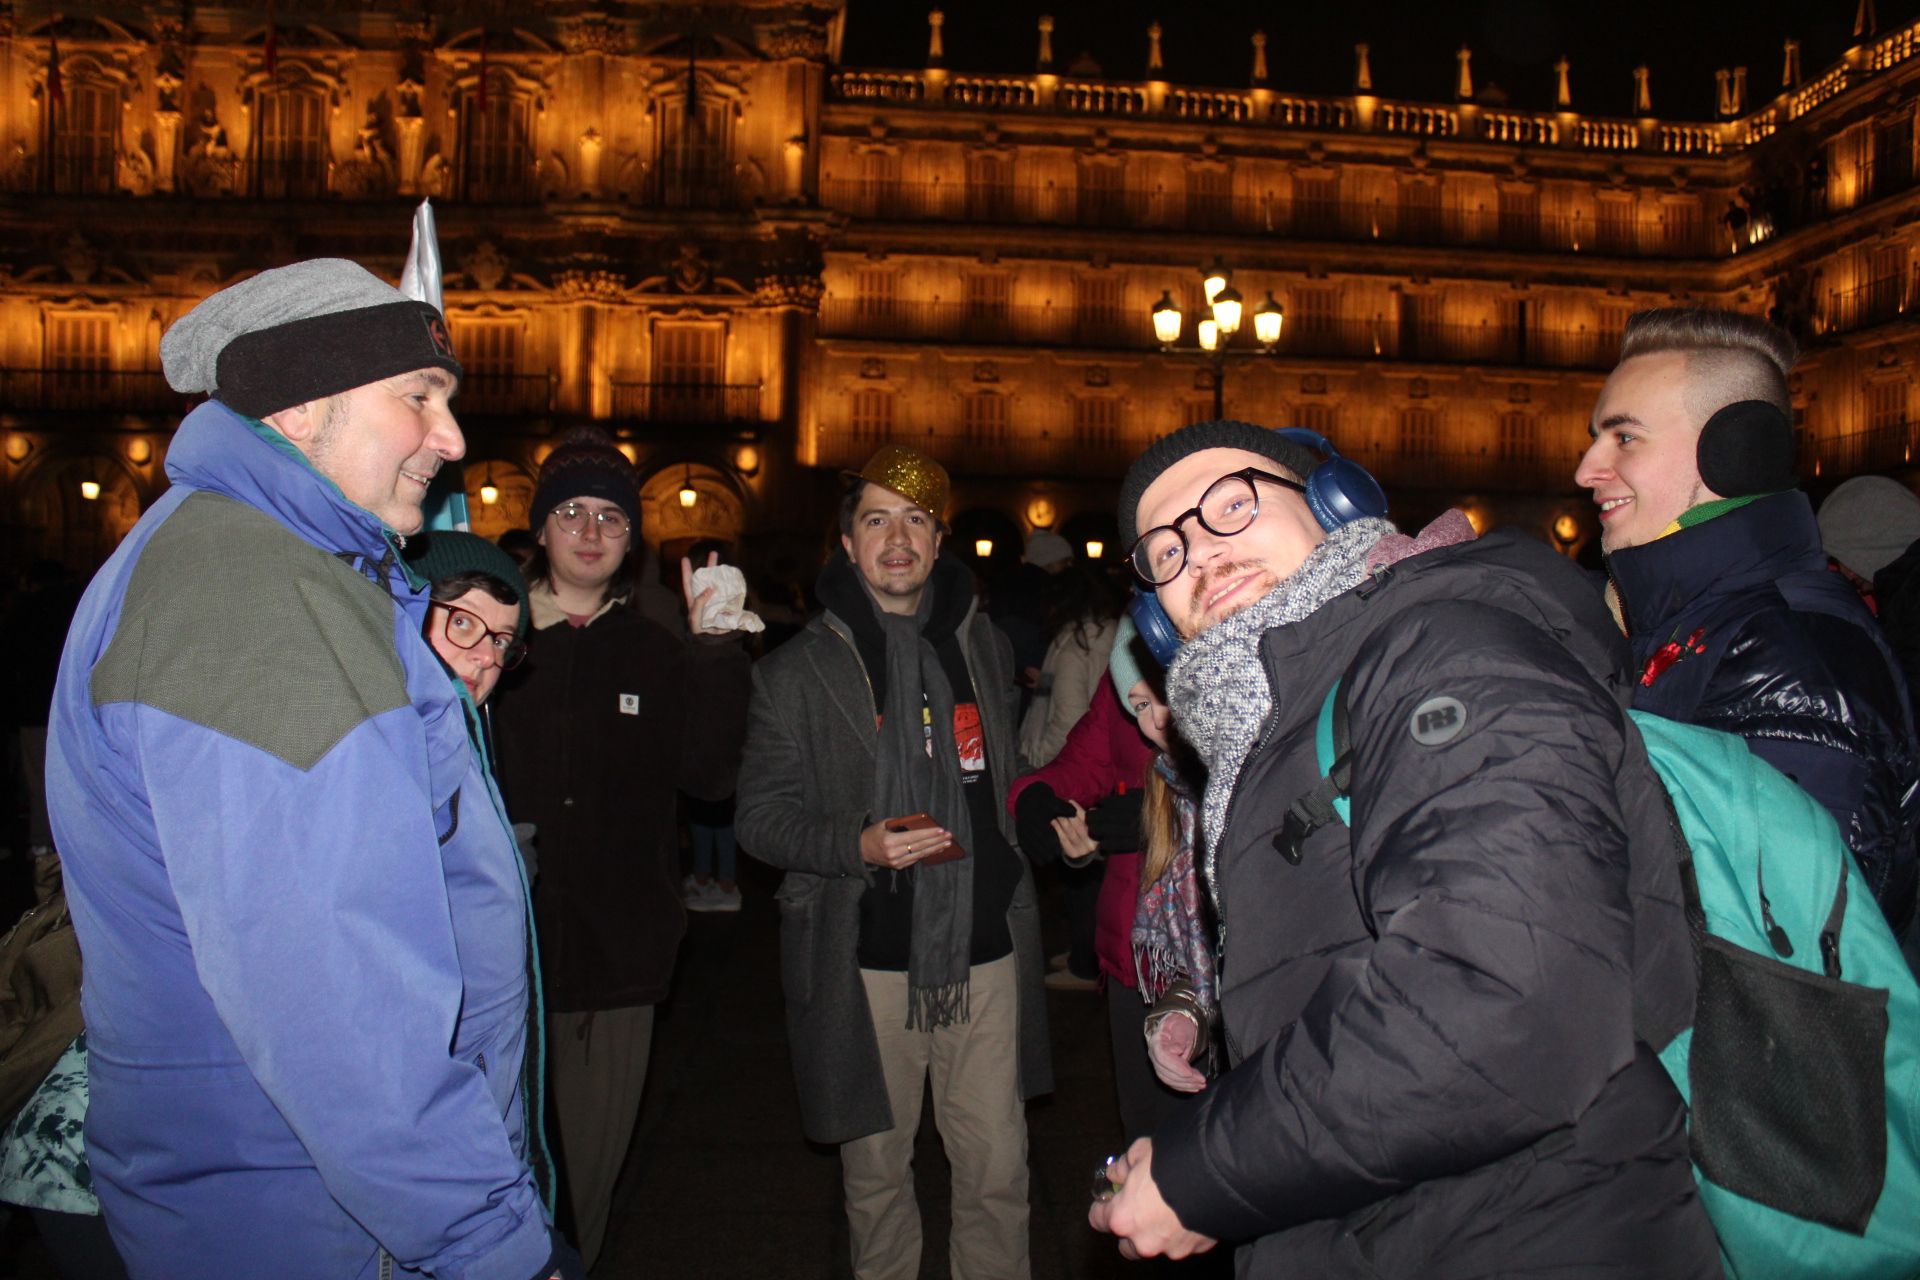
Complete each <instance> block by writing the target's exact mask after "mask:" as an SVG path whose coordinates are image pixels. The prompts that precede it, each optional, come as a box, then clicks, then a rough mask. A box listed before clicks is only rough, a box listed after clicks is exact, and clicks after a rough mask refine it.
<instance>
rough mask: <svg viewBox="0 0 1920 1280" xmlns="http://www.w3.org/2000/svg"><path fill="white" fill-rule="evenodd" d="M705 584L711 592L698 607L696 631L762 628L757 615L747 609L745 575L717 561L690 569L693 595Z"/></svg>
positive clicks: (758, 629) (764, 626)
mask: <svg viewBox="0 0 1920 1280" xmlns="http://www.w3.org/2000/svg"><path fill="white" fill-rule="evenodd" d="M708 587H712V588H713V595H712V596H711V597H709V598H708V600H707V603H706V606H705V607H704V608H702V609H701V610H700V618H699V620H698V622H697V623H695V629H696V630H699V631H765V630H766V629H767V624H766V623H764V622H762V621H760V615H759V614H757V613H748V612H747V575H746V574H744V573H741V572H740V570H738V569H737V568H735V567H734V566H732V565H730V564H717V565H714V566H713V567H712V568H709V569H695V570H694V571H693V594H694V595H696V596H697V595H699V594H700V593H701V592H702V591H705V590H706V589H707V588H708Z"/></svg>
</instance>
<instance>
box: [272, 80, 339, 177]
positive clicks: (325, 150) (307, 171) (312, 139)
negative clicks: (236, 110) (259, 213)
mask: <svg viewBox="0 0 1920 1280" xmlns="http://www.w3.org/2000/svg"><path fill="white" fill-rule="evenodd" d="M282 76H283V77H285V76H286V73H285V72H284V71H283V72H282ZM327 115H328V112H327V97H326V92H325V90H323V89H322V88H321V87H320V86H319V85H317V84H314V83H313V82H312V81H308V80H296V79H292V78H283V79H282V80H280V81H279V82H278V83H275V84H269V85H262V86H261V87H260V90H259V92H258V93H257V94H256V95H255V98H254V120H255V124H254V128H255V130H256V131H257V132H256V135H255V136H256V141H255V144H254V152H253V155H254V164H253V189H254V194H256V195H262V196H268V197H270V198H275V199H293V200H301V199H308V198H311V197H313V196H319V195H325V194H326V191H327V175H328V170H329V169H330V168H331V167H332V162H333V155H332V148H331V147H329V146H328V144H327Z"/></svg>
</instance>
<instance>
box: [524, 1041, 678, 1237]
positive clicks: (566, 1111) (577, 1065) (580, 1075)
mask: <svg viewBox="0 0 1920 1280" xmlns="http://www.w3.org/2000/svg"><path fill="white" fill-rule="evenodd" d="M547 1026H548V1031H547V1074H548V1077H549V1078H550V1079H551V1080H552V1081H553V1109H554V1112H555V1114H556V1115H557V1116H558V1117H559V1121H560V1168H561V1170H562V1172H563V1173H564V1175H565V1178H566V1187H567V1199H568V1201H569V1203H571V1204H572V1206H573V1229H574V1231H575V1233H576V1235H577V1236H578V1238H577V1239H576V1240H575V1241H574V1242H573V1243H574V1245H575V1246H576V1247H577V1248H578V1249H579V1250H580V1257H581V1258H582V1259H583V1260H584V1261H585V1262H586V1264H587V1266H588V1267H592V1266H593V1264H594V1261H595V1260H596V1259H598V1258H599V1256H600V1246H601V1245H603V1244H604V1243H606V1239H607V1214H608V1211H609V1210H611V1209H612V1208H613V1184H614V1181H615V1180H616V1179H618V1178H619V1176H620V1166H621V1165H623V1164H625V1163H626V1160H627V1147H628V1145H629V1144H630V1143H631V1142H632V1141H633V1122H634V1121H635V1120H636V1119H637V1118H638V1117H639V1115H640V1092H641V1090H642V1089H643V1088H644V1087H645V1086H646V1083H647V1055H648V1053H649V1052H650V1051H651V1049H652V1048H653V1006H652V1005H650V1004H640V1005H632V1006H630V1007H628V1008H625V1009H601V1010H599V1011H598V1012H595V1013H556V1014H553V1015H551V1016H550V1017H549V1018H548V1020H547Z"/></svg>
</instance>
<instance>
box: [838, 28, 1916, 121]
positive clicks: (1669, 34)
mask: <svg viewBox="0 0 1920 1280" xmlns="http://www.w3.org/2000/svg"><path fill="white" fill-rule="evenodd" d="M1855 4H1856V0H1798V2H1797V3H1790V2H1787V0H1613V2H1611V3H1598V4H1594V3H1588V4H1579V3H1562V2H1558V0H1456V2H1455V3H1445V2H1444V0H1429V2H1428V3H1409V2H1406V0H1365V2H1362V3H1353V2H1352V0H1348V2H1346V3H1328V2H1327V0H1319V2H1318V3H1309V4H1302V3H1290V2H1288V3H1282V2H1276V0H1267V2H1266V3H1251V2H1249V0H1214V2H1212V3H1209V2H1208V0H1198V2H1197V3H1196V2H1195V0H1031V2H1030V3H1006V2H1005V0H985V2H983V0H945V3H942V4H940V5H939V6H938V7H940V8H942V9H944V10H945V12H946V15H947V20H946V26H945V36H946V50H947V66H948V67H950V68H952V69H954V70H956V71H1002V72H1030V71H1032V70H1033V66H1034V54H1035V51H1036V49H1037V48H1038V42H1039V37H1038V33H1037V31H1036V28H1035V22H1036V19H1037V18H1038V16H1039V15H1040V14H1042V13H1051V14H1052V15H1053V17H1054V33H1053V52H1054V62H1055V69H1056V70H1058V71H1060V72H1062V73H1065V72H1066V71H1067V68H1068V66H1069V65H1070V64H1071V63H1072V62H1073V61H1074V59H1075V58H1076V57H1078V56H1079V55H1080V54H1081V53H1083V52H1084V53H1088V54H1091V55H1092V56H1093V58H1094V59H1095V61H1097V62H1098V63H1099V64H1100V66H1101V68H1102V70H1103V71H1104V73H1105V75H1106V77H1107V78H1109V79H1116V80H1139V79H1142V78H1144V76H1145V72H1146V60H1147V36H1146V31H1147V27H1148V26H1149V25H1150V24H1151V23H1153V22H1154V21H1156V20H1158V21H1159V23H1160V25H1161V26H1162V27H1163V28H1164V34H1163V36H1162V41H1161V48H1162V50H1163V52H1164V54H1165V57H1166V62H1167V70H1166V78H1167V79H1168V80H1171V81H1173V82H1174V83H1176V84H1196V85H1221V86H1232V87H1242V86H1245V85H1246V84H1247V83H1248V79H1249V75H1250V73H1251V70H1252V66H1253V49H1252V46H1251V44H1250V43H1249V37H1250V36H1251V35H1252V33H1253V32H1254V31H1256V30H1264V31H1265V32H1266V33H1267V38H1268V40H1267V62H1268V67H1269V71H1270V76H1269V84H1270V85H1271V86H1272V87H1273V88H1275V89H1277V90H1282V91H1293V92H1298V93H1307V94H1345V93H1348V92H1351V90H1352V85H1353V46H1354V44H1355V43H1357V42H1360V41H1365V42H1367V43H1368V44H1370V45H1371V46H1372V62H1373V83H1374V91H1375V92H1376V93H1378V94H1380V95H1381V96H1382V97H1388V98H1406V99H1416V100H1424V101H1450V100H1451V99H1452V97H1453V83H1454V72H1455V63H1454V51H1455V50H1457V49H1458V48H1459V47H1460V45H1461V44H1462V42H1465V43H1466V44H1468V45H1470V46H1471V47H1472V49H1473V74H1474V87H1475V88H1476V89H1480V88H1482V87H1484V86H1485V85H1486V84H1487V82H1488V81H1489V80H1491V81H1493V82H1495V83H1497V84H1498V85H1499V86H1500V88H1501V89H1502V90H1504V91H1505V92H1506V93H1507V95H1508V98H1509V100H1510V101H1511V103H1512V105H1514V106H1516V107H1529V108H1535V109H1550V108H1551V107H1552V105H1553V90H1554V74H1553V63H1554V61H1555V60H1556V59H1557V58H1559V57H1560V56H1561V55H1562V54H1565V55H1566V57H1567V58H1568V59H1569V60H1570V61H1571V63H1572V87H1573V105H1574V107H1575V109H1576V110H1580V111H1585V112H1590V113H1593V114H1596V115H1627V114H1629V113H1630V110H1631V107H1632V105H1633V68H1634V67H1635V66H1637V65H1639V64H1640V63H1642V62H1644V63H1646V64H1647V65H1648V66H1649V67H1651V68H1652V73H1653V74H1652V90H1653V108H1654V113H1655V114H1656V115H1658V116H1662V117H1665V118H1667V119H1696V120H1710V119H1713V118H1714V81H1713V73H1714V70H1715V69H1716V68H1718V67H1733V66H1740V65H1744V66H1746V68H1747V105H1748V108H1749V109H1751V108H1752V107H1753V106H1754V105H1756V104H1757V103H1762V102H1765V101H1767V100H1768V99H1769V98H1771V97H1772V96H1773V95H1774V94H1775V93H1777V92H1778V90H1779V85H1780V69H1781V60H1782V59H1781V44H1782V42H1783V41H1784V40H1785V39H1786V38H1787V37H1788V36H1793V37H1795V38H1797V39H1798V40H1799V41H1800V66H1801V71H1802V73H1803V77H1804V78H1807V79H1810V78H1812V77H1813V76H1814V75H1816V74H1817V73H1818V72H1819V70H1820V69H1821V68H1823V67H1825V66H1827V65H1828V64H1829V63H1831V62H1833V61H1834V60H1835V59H1837V58H1838V57H1839V56H1840V55H1841V54H1842V53H1843V52H1844V51H1845V50H1846V48H1847V46H1848V45H1850V44H1851V43H1853V40H1852V31H1853V15H1854V8H1855ZM934 7H936V6H935V4H934V3H932V2H931V0H849V2H848V5H847V32H846V44H845V49H844V51H843V59H842V61H843V63H844V65H846V66H849V67H918V66H921V65H923V64H924V62H925V59H926V50H927V21H926V15H927V11H928V10H929V9H932V8H934ZM1876 9H1877V16H1878V18H1879V29H1880V33H1881V34H1883V35H1884V34H1886V33H1888V32H1890V31H1893V30H1896V29H1898V28H1899V27H1900V26H1901V25H1903V24H1904V23H1907V22H1911V21H1912V20H1913V19H1914V18H1915V17H1916V16H1920V0H1879V3H1878V4H1877V5H1876Z"/></svg>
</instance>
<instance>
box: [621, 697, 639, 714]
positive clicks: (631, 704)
mask: <svg viewBox="0 0 1920 1280" xmlns="http://www.w3.org/2000/svg"><path fill="white" fill-rule="evenodd" d="M620 714H621V715H623V716H637V715H639V714H640V695H639V694H637V693H623V694H621V695H620Z"/></svg>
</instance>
